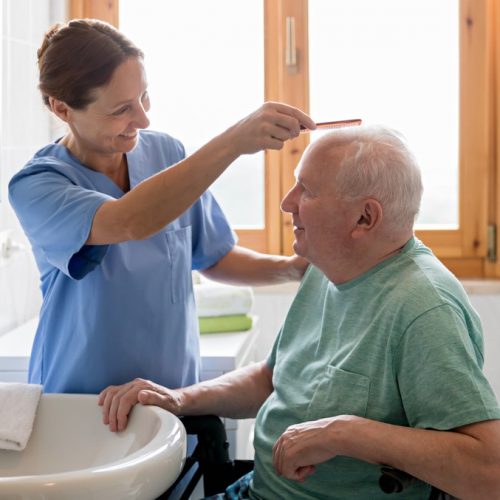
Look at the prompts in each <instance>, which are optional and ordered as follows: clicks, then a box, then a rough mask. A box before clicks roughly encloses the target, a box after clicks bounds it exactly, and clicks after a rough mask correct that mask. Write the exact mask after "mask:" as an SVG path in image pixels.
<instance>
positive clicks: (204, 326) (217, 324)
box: [198, 314, 252, 333]
mask: <svg viewBox="0 0 500 500" xmlns="http://www.w3.org/2000/svg"><path fill="white" fill-rule="evenodd" d="M198 322H199V325H200V333H221V332H243V331H245V330H250V328H252V317H251V316H249V315H248V314H238V315H236V316H208V317H201V318H198Z"/></svg>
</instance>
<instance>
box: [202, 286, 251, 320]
mask: <svg viewBox="0 0 500 500" xmlns="http://www.w3.org/2000/svg"><path fill="white" fill-rule="evenodd" d="M194 295H195V299H196V309H197V312H198V316H199V317H213V316H236V315H239V314H250V312H251V310H252V306H253V290H252V289H251V288H250V287H249V286H232V285H223V284H220V283H214V282H207V281H205V282H201V283H200V284H195V285H194Z"/></svg>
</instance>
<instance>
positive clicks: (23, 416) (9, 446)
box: [0, 382, 42, 451]
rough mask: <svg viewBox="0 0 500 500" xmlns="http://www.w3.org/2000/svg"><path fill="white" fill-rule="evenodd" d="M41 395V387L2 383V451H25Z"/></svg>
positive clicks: (0, 402) (0, 394) (0, 397)
mask: <svg viewBox="0 0 500 500" xmlns="http://www.w3.org/2000/svg"><path fill="white" fill-rule="evenodd" d="M41 394H42V386H41V385H35V384H18V383H1V382H0V449H4V450H17V451H21V450H24V448H25V447H26V445H27V443H28V439H29V437H30V436H31V431H32V430H33V422H34V420H35V415H36V410H37V408H38V402H39V400H40V395H41Z"/></svg>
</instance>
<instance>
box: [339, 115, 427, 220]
mask: <svg viewBox="0 0 500 500" xmlns="http://www.w3.org/2000/svg"><path fill="white" fill-rule="evenodd" d="M329 135H331V138H332V139H333V140H334V145H345V146H346V147H345V155H344V157H343V158H342V160H341V162H340V169H339V170H338V172H337V176H336V179H335V184H336V190H337V194H338V195H339V196H340V197H342V198H344V199H348V200H356V199H360V198H368V197H371V198H375V199H376V200H378V201H379V203H380V204H381V205H382V208H383V210H384V215H385V217H384V218H385V224H386V227H387V228H389V229H391V230H399V229H407V228H411V227H413V224H414V223H415V218H416V216H417V214H418V211H419V209H420V201H421V199H422V192H423V187H422V178H421V174H420V168H419V166H418V164H417V161H416V159H415V157H414V155H413V153H412V152H411V151H410V149H409V148H408V146H407V144H406V140H405V139H404V137H403V136H402V135H401V134H399V133H398V132H397V131H395V130H392V129H390V128H388V127H384V126H381V125H374V126H362V127H355V128H345V129H341V130H337V131H335V132H332V133H331V134H329Z"/></svg>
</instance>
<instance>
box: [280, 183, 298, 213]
mask: <svg viewBox="0 0 500 500" xmlns="http://www.w3.org/2000/svg"><path fill="white" fill-rule="evenodd" d="M295 188H296V185H295V186H294V187H293V188H292V189H290V191H288V193H287V194H286V195H285V197H284V198H283V199H282V200H281V204H280V207H281V210H282V211H283V212H288V213H293V212H295V211H296V210H295V207H296V206H297V203H296V202H295V191H296V189H295Z"/></svg>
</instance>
